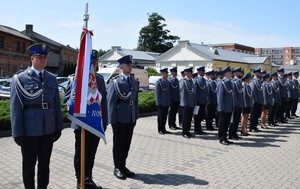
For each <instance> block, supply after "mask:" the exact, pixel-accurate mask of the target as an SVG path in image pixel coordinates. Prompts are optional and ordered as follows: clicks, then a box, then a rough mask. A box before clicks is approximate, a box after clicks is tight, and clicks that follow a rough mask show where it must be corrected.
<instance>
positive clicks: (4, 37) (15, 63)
mask: <svg viewBox="0 0 300 189" xmlns="http://www.w3.org/2000/svg"><path fill="white" fill-rule="evenodd" d="M31 44H33V40H32V39H30V38H29V37H27V36H26V35H24V34H22V33H21V32H19V31H17V30H15V29H13V28H10V27H7V26H3V25H0V76H2V77H11V76H12V75H13V74H14V73H15V72H17V71H19V70H23V69H26V68H27V67H28V66H29V64H30V61H29V52H28V51H27V47H28V46H29V45H31Z"/></svg>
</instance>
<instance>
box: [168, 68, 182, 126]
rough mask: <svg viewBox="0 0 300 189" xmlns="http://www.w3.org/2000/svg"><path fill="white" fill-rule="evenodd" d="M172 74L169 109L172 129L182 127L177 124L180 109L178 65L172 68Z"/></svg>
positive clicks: (170, 78)
mask: <svg viewBox="0 0 300 189" xmlns="http://www.w3.org/2000/svg"><path fill="white" fill-rule="evenodd" d="M170 72H171V76H170V77H169V84H170V110H169V118H168V121H169V128H170V129H172V130H176V129H180V128H179V127H177V126H176V114H177V112H178V109H179V102H180V96H179V81H178V79H177V67H174V68H172V69H170Z"/></svg>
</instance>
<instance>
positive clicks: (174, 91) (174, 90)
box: [169, 76, 180, 102]
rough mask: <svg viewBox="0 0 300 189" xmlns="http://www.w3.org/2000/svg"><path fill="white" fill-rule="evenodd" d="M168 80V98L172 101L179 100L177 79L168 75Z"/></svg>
mask: <svg viewBox="0 0 300 189" xmlns="http://www.w3.org/2000/svg"><path fill="white" fill-rule="evenodd" d="M169 82H170V99H171V101H172V102H179V101H180V95H179V81H178V79H177V78H176V77H173V76H171V77H169Z"/></svg>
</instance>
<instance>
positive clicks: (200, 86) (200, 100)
mask: <svg viewBox="0 0 300 189" xmlns="http://www.w3.org/2000/svg"><path fill="white" fill-rule="evenodd" d="M193 84H194V90H195V97H196V104H197V105H200V104H206V103H207V93H208V91H207V87H206V79H205V78H204V77H202V76H200V75H199V76H197V77H195V78H194V79H193Z"/></svg>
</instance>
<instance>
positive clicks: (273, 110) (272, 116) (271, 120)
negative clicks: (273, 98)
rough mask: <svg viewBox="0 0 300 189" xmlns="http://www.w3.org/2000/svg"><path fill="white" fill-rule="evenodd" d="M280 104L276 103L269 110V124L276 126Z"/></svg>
mask: <svg viewBox="0 0 300 189" xmlns="http://www.w3.org/2000/svg"><path fill="white" fill-rule="evenodd" d="M278 106H279V103H274V104H273V105H272V106H270V108H269V114H268V124H269V125H272V124H275V116H276V113H277V110H278Z"/></svg>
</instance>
